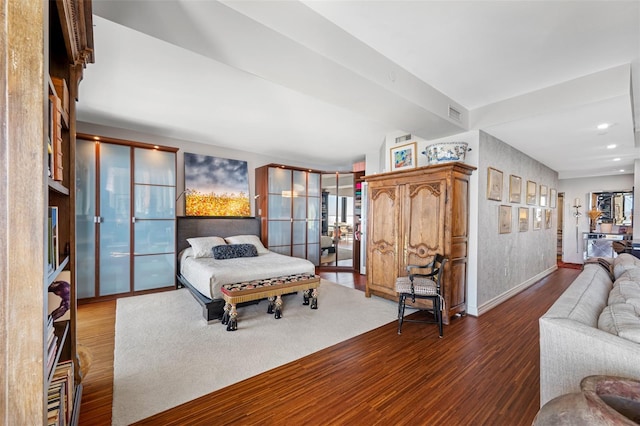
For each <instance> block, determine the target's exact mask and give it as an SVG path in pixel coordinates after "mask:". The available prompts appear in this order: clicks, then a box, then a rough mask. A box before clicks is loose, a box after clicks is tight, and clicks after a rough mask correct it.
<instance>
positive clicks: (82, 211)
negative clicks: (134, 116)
mask: <svg viewBox="0 0 640 426" xmlns="http://www.w3.org/2000/svg"><path fill="white" fill-rule="evenodd" d="M76 181H77V182H76V292H77V295H78V299H86V298H89V297H95V296H96V223H95V221H96V217H97V214H96V201H97V200H96V143H95V142H94V141H88V140H84V139H77V140H76Z"/></svg>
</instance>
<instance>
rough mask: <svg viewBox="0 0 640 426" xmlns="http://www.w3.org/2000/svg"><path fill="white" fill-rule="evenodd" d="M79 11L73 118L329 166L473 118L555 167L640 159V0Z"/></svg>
mask: <svg viewBox="0 0 640 426" xmlns="http://www.w3.org/2000/svg"><path fill="white" fill-rule="evenodd" d="M93 12H94V39H95V59H96V63H95V64H91V65H89V66H88V67H87V69H86V71H85V77H84V80H83V82H82V84H81V86H80V102H79V103H78V119H79V120H80V121H83V122H87V123H95V124H99V125H104V126H113V127H118V128H124V129H130V130H134V131H137V132H143V133H147V134H151V135H161V136H165V137H170V138H176V139H182V140H190V141H195V142H200V143H206V144H212V145H216V146H222V147H230V148H235V149H240V150H244V151H250V152H254V153H258V154H261V155H265V156H272V157H280V158H283V159H289V160H290V161H291V162H292V164H297V165H308V166H310V167H315V168H323V169H326V170H331V169H350V165H351V164H352V163H353V162H356V161H361V160H363V159H364V156H365V154H369V153H374V154H375V153H378V152H379V150H380V147H381V145H382V144H383V142H384V139H385V136H386V135H388V134H392V133H394V132H395V133H397V132H398V131H402V132H407V133H411V134H413V135H416V136H419V137H421V138H423V139H427V140H430V139H436V138H440V137H444V136H450V135H455V134H458V133H462V132H465V131H467V130H474V129H481V130H484V131H486V132H488V133H490V134H492V135H494V136H496V137H498V138H499V139H501V140H503V141H505V142H506V143H508V144H510V145H512V146H513V147H515V148H517V149H519V150H520V151H522V152H524V153H526V154H527V155H529V156H531V157H533V158H535V159H536V160H538V161H540V162H542V163H544V164H545V165H547V166H548V167H550V168H552V169H554V170H556V171H557V172H558V173H559V177H560V178H561V179H563V178H574V177H584V176H604V175H611V174H619V173H633V167H634V160H635V159H638V158H640V157H639V153H640V151H639V148H638V146H640V145H639V142H640V136H639V134H638V133H635V132H634V122H635V123H640V1H613V0H608V1H555V0H554V1H384V0H378V1H340V0H337V1H304V2H300V1H270V0H263V1H220V2H218V1H205V0H163V1H150V0H139V1H137V0H129V1H126V2H125V1H121V0H93ZM631 82H633V85H632V84H631ZM634 103H635V105H634ZM634 108H635V119H634V116H633V111H634ZM451 109H453V110H455V111H457V112H458V113H459V119H454V118H452V117H450V111H451ZM605 122H606V123H609V124H610V127H609V128H608V129H606V130H598V129H597V128H596V126H597V125H598V124H600V123H605ZM638 126H639V124H636V127H638ZM636 140H638V142H636ZM612 144H615V145H616V148H613V149H607V145H612ZM620 170H625V172H621V171H620Z"/></svg>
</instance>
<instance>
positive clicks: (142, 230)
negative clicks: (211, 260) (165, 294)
mask: <svg viewBox="0 0 640 426" xmlns="http://www.w3.org/2000/svg"><path fill="white" fill-rule="evenodd" d="M134 154H135V156H134V165H135V176H134V218H133V228H134V242H135V243H134V245H135V249H134V253H133V256H134V263H133V270H134V279H133V289H134V291H139V290H149V289H154V288H162V287H169V286H172V285H174V283H175V278H174V277H175V259H176V256H175V247H176V243H175V223H176V222H175V217H176V211H175V199H176V187H175V182H176V178H175V169H176V167H175V164H176V162H175V161H176V160H175V154H174V153H173V152H166V151H158V150H153V149H143V148H135V152H134Z"/></svg>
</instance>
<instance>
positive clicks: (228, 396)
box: [78, 268, 580, 425]
mask: <svg viewBox="0 0 640 426" xmlns="http://www.w3.org/2000/svg"><path fill="white" fill-rule="evenodd" d="M579 272H580V271H578V270H575V269H567V268H560V269H558V270H557V271H556V272H554V273H552V274H551V275H549V276H547V277H546V278H544V279H542V280H541V281H539V282H538V283H536V284H534V285H532V286H531V287H529V288H528V289H527V290H525V291H523V292H521V293H520V294H518V295H516V296H514V297H512V298H511V299H509V300H508V301H506V302H504V303H502V304H501V305H499V306H497V307H495V308H493V309H492V310H490V311H489V312H487V313H485V314H483V315H482V316H480V317H472V316H465V317H460V318H455V319H454V320H452V322H451V324H450V325H448V326H445V330H444V338H443V339H439V338H438V332H437V327H436V326H435V325H432V324H422V323H405V324H404V326H403V330H402V335H398V334H397V325H396V323H391V324H387V325H385V326H382V327H379V328H377V329H375V330H372V331H370V332H368V333H365V334H362V335H360V336H357V337H354V338H353V339H350V340H347V341H345V342H342V343H339V344H337V345H335V346H332V347H329V348H326V349H324V350H321V351H319V352H316V353H314V354H311V355H309V356H307V357H305V358H302V359H299V360H297V361H294V362H291V363H289V364H286V365H283V366H281V367H278V368H275V369H273V370H271V371H267V372H265V373H263V374H260V375H258V376H255V377H252V378H249V379H247V380H244V381H242V382H240V383H237V384H234V385H232V386H229V387H226V388H223V389H221V390H219V391H216V392H213V393H211V394H208V395H205V396H203V397H201V398H198V399H196V400H194V401H190V402H187V403H185V404H183V405H180V406H178V407H175V408H173V409H170V410H168V411H165V412H163V413H160V414H157V415H155V416H153V417H150V418H148V419H145V420H143V421H141V422H140V424H150V425H225V424H240V425H280V424H287V425H302V424H304V425H332V424H336V425H345V424H349V425H360V424H366V425H375V424H381V425H382V424H384V425H388V424H394V425H404V424H406V425H416V424H447V425H530V424H531V422H532V421H533V419H534V417H535V415H536V413H537V411H538V409H539V403H540V399H539V386H540V383H539V377H540V371H539V369H540V367H539V366H540V361H539V353H540V352H539V331H538V318H539V317H540V316H541V315H542V314H544V312H545V311H546V310H547V309H548V308H549V307H550V306H551V305H552V304H553V302H554V301H555V300H556V299H557V298H558V297H559V296H560V294H562V292H563V291H564V290H565V289H566V288H567V287H568V286H569V284H570V283H571V282H572V281H573V280H574V279H575V277H576V276H577V275H578V273H579ZM321 275H322V277H323V278H325V279H328V280H331V281H334V282H343V283H345V284H347V285H350V286H353V287H355V288H358V289H361V290H362V289H364V280H365V277H364V276H361V275H359V274H351V273H346V274H345V273H341V272H323V273H321ZM363 297H364V295H363ZM115 304H116V302H115V301H107V302H99V303H93V304H87V305H82V306H80V307H79V309H78V341H79V342H80V343H81V344H84V345H85V346H87V347H88V348H89V350H90V351H91V353H92V355H93V362H92V365H91V369H90V370H89V372H88V374H87V376H86V378H85V380H84V392H83V396H82V406H81V410H80V425H110V424H111V403H112V398H113V393H112V392H113V391H112V389H113V346H114V325H115ZM413 315H414V316H415V317H418V316H420V315H423V314H422V313H416V314H413ZM344 326H345V327H348V326H349V324H345V325H344ZM286 343H287V340H286V338H284V339H283V340H282V341H280V342H274V344H282V345H286ZM179 361H180V360H179V359H177V360H176V362H179ZM167 386H171V383H167Z"/></svg>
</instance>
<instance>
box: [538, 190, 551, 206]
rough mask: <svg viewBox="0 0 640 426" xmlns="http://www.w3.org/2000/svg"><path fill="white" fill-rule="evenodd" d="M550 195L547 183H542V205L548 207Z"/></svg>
mask: <svg viewBox="0 0 640 426" xmlns="http://www.w3.org/2000/svg"><path fill="white" fill-rule="evenodd" d="M548 196H549V195H548V188H547V185H540V207H547V197H548Z"/></svg>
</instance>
